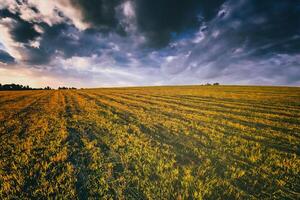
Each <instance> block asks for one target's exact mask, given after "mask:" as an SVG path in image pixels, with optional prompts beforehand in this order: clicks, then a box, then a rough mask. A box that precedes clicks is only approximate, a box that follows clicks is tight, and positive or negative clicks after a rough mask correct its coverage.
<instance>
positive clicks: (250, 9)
mask: <svg viewBox="0 0 300 200" xmlns="http://www.w3.org/2000/svg"><path fill="white" fill-rule="evenodd" d="M299 3H300V2H295V1H293V0H287V1H280V0H278V1H255V0H253V1H240V2H239V3H237V2H236V1H227V2H226V3H225V4H224V5H223V7H222V9H221V10H220V12H219V14H218V15H217V16H216V17H215V18H214V19H212V20H211V21H209V22H207V23H206V25H205V26H206V27H207V28H205V29H204V31H202V34H203V35H202V37H203V39H202V40H201V42H199V43H197V44H193V43H192V42H190V43H187V45H182V46H180V45H179V46H178V45H177V46H176V47H175V48H176V51H179V52H190V54H189V55H188V56H187V58H186V59H184V58H183V60H184V61H182V63H183V64H182V65H179V66H178V65H175V63H174V65H175V67H174V68H175V69H173V70H172V69H169V70H170V71H172V72H176V73H181V72H182V71H184V70H190V71H191V73H195V72H197V71H202V73H200V74H199V76H201V77H203V78H216V77H218V76H220V75H222V74H228V73H229V74H230V73H237V72H238V71H239V70H237V69H236V68H234V69H233V68H232V66H233V65H237V64H239V65H247V63H248V62H247V61H250V60H251V63H253V62H256V63H258V65H259V66H261V67H262V68H266V67H267V66H268V65H274V63H272V61H274V60H275V61H278V62H280V65H274V66H275V67H276V68H272V69H270V68H269V71H264V73H262V74H263V76H264V75H267V74H270V73H272V74H275V75H278V74H280V73H281V72H280V71H282V70H289V69H290V67H291V66H299V65H298V63H290V60H286V59H287V58H286V57H282V56H278V55H280V54H288V55H293V54H299V52H300V49H299V46H300V28H299V27H300V26H299V25H300V18H299V17H300V14H299V13H300V12H299ZM175 43H176V42H175ZM175 61H176V62H178V61H177V60H175ZM262 61H264V62H262ZM172 65H173V63H172ZM206 67H209V70H207V69H205V68H206ZM248 67H249V68H250V69H251V68H253V67H254V64H253V65H252V64H251V65H249V66H248ZM169 68H172V67H171V66H170V67H169ZM240 68H241V69H243V66H241V67H240ZM203 69H205V70H203ZM244 71H247V73H249V70H248V69H247V70H244ZM253 72H258V74H257V76H261V75H262V74H260V73H261V70H257V69H255V68H253ZM239 73H240V75H241V77H243V78H244V77H247V73H243V72H239ZM298 79H300V76H298Z"/></svg>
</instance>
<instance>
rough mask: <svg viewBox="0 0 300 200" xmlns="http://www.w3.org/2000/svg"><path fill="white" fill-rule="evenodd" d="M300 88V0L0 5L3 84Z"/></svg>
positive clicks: (73, 0) (77, 0) (42, 0)
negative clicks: (278, 86)
mask: <svg viewBox="0 0 300 200" xmlns="http://www.w3.org/2000/svg"><path fill="white" fill-rule="evenodd" d="M207 82H209V83H214V82H219V83H221V84H242V85H291V86H300V0H0V83H2V84H5V83H18V84H24V85H30V86H33V87H44V86H48V85H49V86H51V87H58V86H74V87H111V86H142V85H189V84H204V83H207Z"/></svg>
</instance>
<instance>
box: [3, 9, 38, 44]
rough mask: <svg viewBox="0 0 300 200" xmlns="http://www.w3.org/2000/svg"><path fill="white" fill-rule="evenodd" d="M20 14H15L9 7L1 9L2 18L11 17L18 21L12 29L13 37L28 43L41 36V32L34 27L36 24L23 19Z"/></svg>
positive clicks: (17, 40)
mask: <svg viewBox="0 0 300 200" xmlns="http://www.w3.org/2000/svg"><path fill="white" fill-rule="evenodd" d="M19 15H20V14H19V13H15V14H14V13H11V12H10V11H9V10H7V9H4V10H0V18H11V19H14V20H15V22H16V23H15V24H14V26H13V28H12V29H11V30H10V33H11V35H12V38H13V39H14V40H15V41H16V42H21V43H28V42H29V41H32V40H34V39H35V38H36V37H38V36H40V33H38V32H37V31H36V30H35V29H34V27H33V25H34V24H33V23H30V22H27V21H25V20H23V19H21V18H20V16H19Z"/></svg>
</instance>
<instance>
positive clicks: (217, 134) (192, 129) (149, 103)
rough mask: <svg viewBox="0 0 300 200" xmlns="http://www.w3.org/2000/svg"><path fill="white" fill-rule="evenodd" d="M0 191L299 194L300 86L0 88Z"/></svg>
mask: <svg viewBox="0 0 300 200" xmlns="http://www.w3.org/2000/svg"><path fill="white" fill-rule="evenodd" d="M0 137H1V139H0V198H1V199H6V198H9V199H10V198H12V199H15V198H18V199H26V198H47V197H56V198H58V199H60V198H64V199H67V198H69V199H76V198H79V199H85V198H86V197H89V198H99V199H109V198H112V199H202V198H203V199H218V198H220V199H262V198H269V199H274V198H279V199H299V197H300V177H299V174H300V157H299V154H300V88H288V87H240V86H182V87H142V88H115V89H91V90H70V91H57V90H56V91H54V90H52V91H20V92H11V91H10V92H0Z"/></svg>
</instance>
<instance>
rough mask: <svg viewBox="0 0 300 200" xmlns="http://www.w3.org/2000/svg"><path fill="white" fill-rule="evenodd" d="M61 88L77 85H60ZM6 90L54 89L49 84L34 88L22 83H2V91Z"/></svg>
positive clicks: (67, 88)
mask: <svg viewBox="0 0 300 200" xmlns="http://www.w3.org/2000/svg"><path fill="white" fill-rule="evenodd" d="M58 89H59V90H75V89H76V88H75V87H65V86H63V87H58ZM4 90H52V88H51V87H49V86H47V87H44V88H32V87H29V86H28V85H26V86H25V85H21V84H15V83H12V84H3V85H2V84H1V83H0V91H4Z"/></svg>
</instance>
